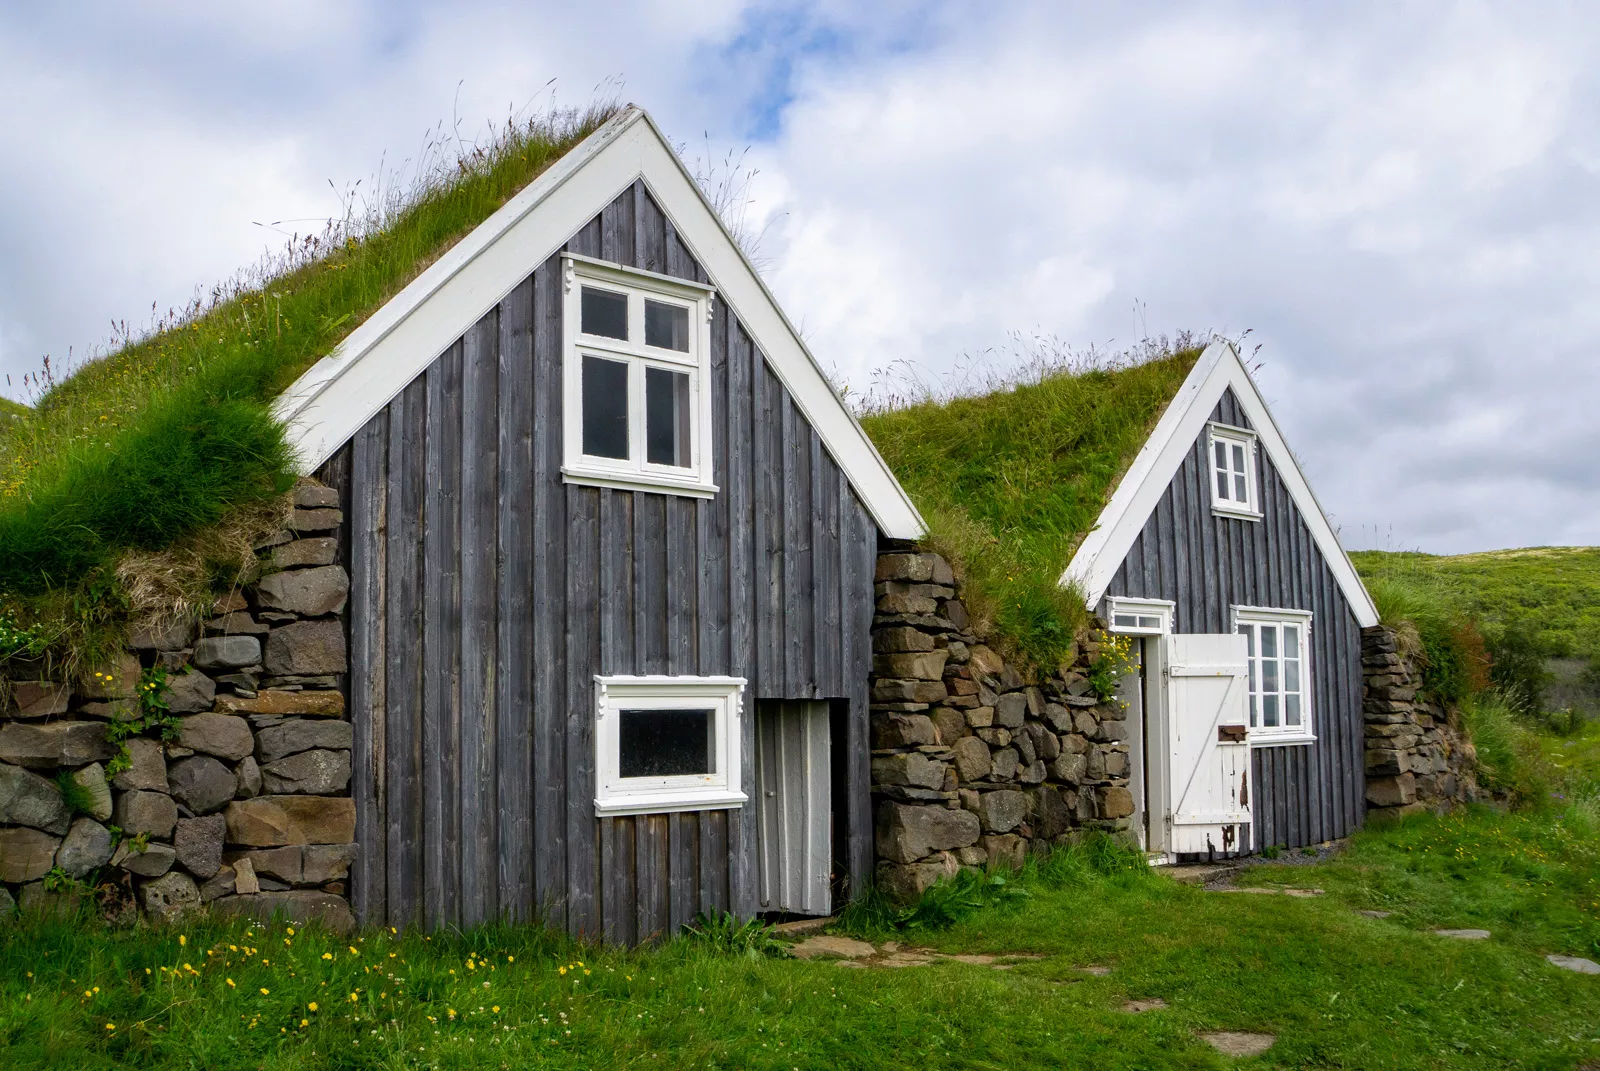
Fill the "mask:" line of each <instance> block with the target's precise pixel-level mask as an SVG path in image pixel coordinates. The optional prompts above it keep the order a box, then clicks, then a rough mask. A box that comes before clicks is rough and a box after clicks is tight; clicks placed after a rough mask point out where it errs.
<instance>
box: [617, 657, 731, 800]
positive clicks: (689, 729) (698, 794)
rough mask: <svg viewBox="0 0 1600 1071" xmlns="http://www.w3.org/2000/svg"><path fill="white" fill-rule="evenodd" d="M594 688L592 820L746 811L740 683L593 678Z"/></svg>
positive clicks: (717, 679)
mask: <svg viewBox="0 0 1600 1071" xmlns="http://www.w3.org/2000/svg"><path fill="white" fill-rule="evenodd" d="M594 682H595V733H594V746H595V799H594V810H595V814H596V815H600V816H605V815H616V814H656V813H661V812H665V811H706V810H726V809H728V808H733V807H740V806H742V805H743V804H744V803H745V794H744V793H743V792H742V791H740V787H739V771H740V764H741V762H742V756H741V753H740V750H739V749H740V742H739V741H740V733H739V721H740V714H741V708H742V706H743V702H744V686H745V680H744V678H743V677H627V676H614V677H602V676H596V677H595V679H594Z"/></svg>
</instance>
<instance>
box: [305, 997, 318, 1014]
mask: <svg viewBox="0 0 1600 1071" xmlns="http://www.w3.org/2000/svg"><path fill="white" fill-rule="evenodd" d="M306 1007H307V1008H308V1009H310V1010H311V1011H316V1010H317V1002H316V1001H314V1000H313V1001H312V1002H311V1003H310V1004H307V1005H306Z"/></svg>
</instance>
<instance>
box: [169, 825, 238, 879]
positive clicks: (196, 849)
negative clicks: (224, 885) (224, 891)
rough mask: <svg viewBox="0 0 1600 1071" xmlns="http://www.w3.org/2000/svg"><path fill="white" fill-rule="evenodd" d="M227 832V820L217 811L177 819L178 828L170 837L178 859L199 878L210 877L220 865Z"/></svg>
mask: <svg viewBox="0 0 1600 1071" xmlns="http://www.w3.org/2000/svg"><path fill="white" fill-rule="evenodd" d="M227 832H228V823H227V820H226V819H224V818H223V817H222V815H220V814H213V815H207V816H206V817H204V818H180V819H178V832H177V834H176V835H175V836H174V837H173V838H172V846H173V848H174V850H175V851H176V852H177V853H178V863H179V864H180V865H181V866H182V867H183V868H184V869H185V870H187V871H188V872H189V873H191V874H193V875H194V876H195V877H197V878H199V879H200V880H202V881H204V880H205V879H206V878H209V877H212V876H213V875H215V874H216V872H217V869H218V868H219V867H221V866H222V839H223V837H224V836H226V834H227Z"/></svg>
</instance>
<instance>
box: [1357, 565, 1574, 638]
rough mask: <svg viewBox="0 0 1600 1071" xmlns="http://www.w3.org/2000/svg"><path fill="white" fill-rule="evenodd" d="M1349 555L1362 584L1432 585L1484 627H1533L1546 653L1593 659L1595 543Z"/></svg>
mask: <svg viewBox="0 0 1600 1071" xmlns="http://www.w3.org/2000/svg"><path fill="white" fill-rule="evenodd" d="M1350 557H1351V560H1352V561H1354V562H1355V565H1356V568H1357V569H1358V570H1359V571H1360V572H1361V575H1362V577H1363V578H1365V579H1367V580H1368V581H1373V580H1378V581H1386V580H1392V581H1400V582H1404V583H1411V584H1422V585H1427V586H1430V587H1434V588H1437V589H1439V590H1440V591H1442V592H1443V593H1444V594H1445V595H1446V596H1447V597H1448V598H1450V599H1452V600H1454V601H1455V602H1456V603H1457V604H1458V605H1460V606H1461V607H1462V608H1463V609H1465V610H1467V611H1469V612H1471V613H1472V614H1473V615H1475V616H1476V617H1478V618H1479V619H1480V620H1481V621H1482V622H1483V623H1484V625H1485V626H1487V627H1489V628H1491V629H1495V628H1499V627H1502V626H1504V625H1506V624H1510V623H1525V624H1532V625H1536V626H1537V627H1538V630H1539V632H1540V635H1541V636H1542V637H1543V641H1544V643H1545V644H1546V645H1547V653H1548V654H1550V655H1551V656H1552V657H1557V658H1582V659H1592V658H1597V657H1600V547H1526V548H1523V549H1519V550H1494V551H1485V552H1483V553H1480V554H1456V555H1451V556H1443V555H1435V554H1421V553H1417V552H1414V551H1408V552H1402V553H1394V552H1388V551H1379V550H1363V551H1356V552H1355V553H1353V554H1351V555H1350Z"/></svg>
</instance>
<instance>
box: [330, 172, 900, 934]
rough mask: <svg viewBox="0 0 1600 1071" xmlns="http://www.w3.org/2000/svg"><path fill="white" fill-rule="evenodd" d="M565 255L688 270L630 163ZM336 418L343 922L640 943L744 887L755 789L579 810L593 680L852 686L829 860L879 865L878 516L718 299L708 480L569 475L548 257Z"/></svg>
mask: <svg viewBox="0 0 1600 1071" xmlns="http://www.w3.org/2000/svg"><path fill="white" fill-rule="evenodd" d="M567 248H568V249H569V250H570V251H572V252H575V253H582V254H586V255H590V256H597V257H601V258H604V259H606V260H614V261H618V262H621V263H626V264H632V265H634V266H636V267H641V268H646V269H648V270H651V271H657V272H665V273H667V274H671V275H675V276H678V277H680V278H688V279H695V280H699V281H705V278H706V277H705V274H704V272H703V271H702V270H701V268H700V267H699V265H698V264H697V263H695V261H694V260H693V258H692V257H690V256H689V254H688V252H687V250H686V249H685V248H684V246H683V244H682V243H681V242H680V241H679V240H678V237H677V235H676V233H675V232H674V230H673V228H672V226H671V224H670V223H669V222H668V221H667V220H666V219H665V218H664V217H663V216H662V214H661V212H660V210H659V208H658V207H657V206H656V204H655V203H654V201H653V200H652V199H651V198H650V196H649V194H648V192H647V191H646V190H645V189H644V188H643V186H642V185H640V184H635V185H634V186H633V187H632V188H630V189H629V190H627V191H625V192H624V193H623V194H622V196H620V197H618V198H617V199H616V200H615V201H614V202H613V203H612V204H611V205H610V206H609V207H608V208H607V209H606V210H605V211H604V212H602V213H601V214H600V215H599V216H598V217H596V219H595V220H593V221H592V222H591V223H590V224H589V225H587V226H585V227H584V228H583V229H582V230H580V231H579V232H578V233H577V234H575V235H574V236H573V238H572V239H571V241H570V242H569V243H568V245H567ZM530 267H531V269H532V270H531V271H530V274H529V276H528V278H527V279H526V280H525V281H524V282H523V283H522V284H521V285H519V286H518V287H517V288H516V289H515V290H513V291H512V292H511V293H510V294H509V295H507V296H506V297H505V298H504V299H503V300H502V301H501V302H500V304H499V305H498V306H497V307H496V308H494V309H492V310H490V312H489V313H488V314H487V315H486V316H484V318H483V319H482V320H481V321H479V323H477V324H476V325H474V326H473V327H472V328H471V329H470V330H468V331H467V332H466V333H465V334H464V335H463V336H462V338H461V339H460V340H459V341H458V342H457V343H456V344H455V345H453V346H451V347H450V349H448V350H447V351H445V352H444V353H443V354H441V355H440V356H439V357H438V359H437V360H435V361H434V362H433V364H432V365H431V366H429V368H428V369H427V370H426V371H424V372H423V373H422V374H421V375H420V376H418V377H417V379H416V380H415V381H414V382H413V383H412V384H410V385H409V386H407V387H406V388H405V390H404V391H402V392H401V393H400V394H399V395H398V396H397V397H396V398H395V399H394V400H393V401H392V402H390V403H389V405H388V406H386V407H385V408H384V409H383V410H382V411H381V412H379V413H378V414H377V415H376V416H375V417H373V419H372V420H371V421H370V422H368V424H367V425H366V426H365V427H363V428H362V429H361V430H360V431H359V432H357V433H356V435H355V437H354V438H353V440H352V442H351V444H350V445H349V447H348V449H347V451H346V452H345V453H344V454H342V455H341V457H343V458H344V459H345V460H343V461H342V462H341V465H340V466H330V467H329V468H328V470H327V471H328V472H329V473H333V474H336V475H337V476H338V479H339V480H340V481H341V482H345V483H348V486H347V487H344V488H343V493H344V494H345V495H346V496H347V498H348V500H349V503H350V508H349V532H350V536H349V545H348V548H347V551H346V552H347V553H348V556H349V565H350V571H351V578H352V588H351V614H350V621H351V624H350V653H351V673H350V685H349V686H350V706H351V710H352V717H353V720H354V722H355V731H356V755H355V795H356V801H357V822H358V836H359V838H360V840H361V857H360V860H359V862H358V864H357V866H356V868H355V871H354V875H353V885H354V888H353V889H352V893H353V896H354V900H355V904H356V907H357V911H358V913H359V914H360V916H361V918H362V919H363V921H365V922H368V923H374V924H383V925H395V926H400V925H416V924H426V925H428V926H444V925H463V926H465V925H471V924H473V923H476V922H479V921H482V920H485V919H490V918H496V917H501V916H506V917H511V918H530V917H534V916H542V917H544V918H545V919H546V920H548V922H549V923H550V924H551V925H554V926H557V927H563V928H565V929H567V930H569V931H571V932H572V933H575V934H585V935H595V936H599V935H603V936H605V937H607V938H610V939H612V940H617V941H643V940H649V939H650V938H652V937H653V936H656V935H659V934H663V933H667V932H671V931H673V930H675V929H676V928H677V927H679V926H681V925H682V924H683V923H685V922H687V921H689V920H691V919H692V918H693V916H694V915H695V913H697V912H700V911H710V910H726V909H732V910H735V911H738V912H740V913H742V914H749V913H752V912H753V911H754V910H755V908H756V895H757V890H756V864H755V850H756V847H755V846H756V825H755V807H754V804H753V801H752V804H751V805H749V806H747V807H745V808H743V809H741V810H735V811H706V812H697V813H688V814H676V815H646V816H639V817H619V818H608V819H604V820H601V819H597V818H596V817H595V815H594V791H595V785H594V768H593V767H594V741H593V735H592V734H593V724H594V681H593V679H594V675H595V674H596V673H670V674H703V675H709V674H732V675H738V676H744V677H747V678H748V679H749V681H750V686H749V691H748V693H747V700H746V705H745V711H744V720H745V726H746V730H745V735H746V747H745V748H744V749H743V753H744V784H745V785H746V786H747V791H753V786H754V783H755V774H754V764H753V762H754V760H753V754H752V751H751V747H750V740H751V738H752V736H753V719H754V707H755V700H756V699H758V698H774V699H831V700H835V701H843V702H845V703H847V704H848V707H847V709H848V711H849V714H848V718H847V725H848V729H847V736H848V739H845V740H836V741H835V742H834V746H835V747H836V748H847V749H848V750H849V755H850V759H849V778H848V780H849V790H850V791H849V795H848V801H849V802H848V806H847V813H846V814H843V815H836V816H835V820H836V821H842V822H843V823H844V825H845V830H846V833H845V838H844V840H845V842H846V844H847V846H848V859H847V860H845V863H846V869H847V871H848V876H849V877H850V878H851V880H852V883H853V884H854V886H855V887H859V885H860V883H861V882H862V881H863V880H864V879H865V878H866V876H867V874H868V873H869V870H870V866H871V829H870V819H869V801H868V769H867V756H868V752H867V745H866V737H867V727H866V711H867V674H868V669H869V665H870V657H871V654H870V650H869V646H870V641H869V638H868V629H869V627H870V624H871V620H872V567H873V557H874V554H875V553H876V545H877V530H876V528H875V527H874V525H873V523H872V520H871V518H870V516H869V515H868V514H867V512H866V510H865V509H863V508H862V506H861V504H860V502H859V501H858V500H857V499H856V497H855V494H854V492H853V491H852V490H851V488H850V485H849V483H848V481H847V480H846V479H845V478H844V477H843V475H842V474H841V473H840V471H839V469H838V466H837V465H835V463H834V461H833V459H832V458H831V457H830V456H829V455H828V452H827V450H826V449H824V448H823V446H822V443H821V440H820V439H819V438H818V436H817V434H816V432H815V431H814V430H813V429H812V428H811V427H810V425H809V424H808V423H807V422H806V420H805V418H804V416H803V415H802V414H801V413H800V411H799V409H798V408H797V407H796V406H795V405H794V403H793V401H792V400H791V399H790V398H789V396H788V395H787V393H786V392H785V391H784V389H783V386H782V384H781V383H780V382H779V380H778V379H777V377H776V376H775V375H773V374H772V372H771V370H770V369H769V368H768V367H767V366H766V363H765V359H764V358H763V356H762V354H761V352H760V351H759V350H758V349H757V348H756V347H755V346H754V344H753V343H752V341H751V339H750V337H749V336H748V335H747V334H746V333H745V330H744V328H743V327H742V326H741V325H740V323H739V322H738V319H737V318H736V317H735V316H733V315H731V314H730V312H729V311H728V308H727V306H726V304H725V303H723V302H722V301H721V300H718V301H717V302H715V304H714V306H713V317H714V319H713V323H712V325H711V328H712V332H711V333H712V354H711V377H710V381H709V382H708V383H707V384H706V385H705V386H706V388H707V389H709V390H711V391H712V416H713V421H714V423H715V428H714V437H715V479H716V483H717V485H718V487H719V488H720V490H719V492H718V494H717V495H716V496H715V497H714V498H711V499H699V500H696V499H687V498H681V497H676V496H669V495H656V494H645V493H638V494H635V493H631V492H624V491H613V490H601V489H597V488H592V487H578V486H573V485H568V484H565V483H563V482H562V480H561V472H560V466H561V447H562V435H561V420H562V413H561V397H562V389H561V339H562V330H561V328H562V325H561V317H562V306H563V295H562V282H561V272H560V259H559V256H556V257H552V258H550V260H548V261H547V262H545V263H544V264H542V265H536V266H530Z"/></svg>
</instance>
